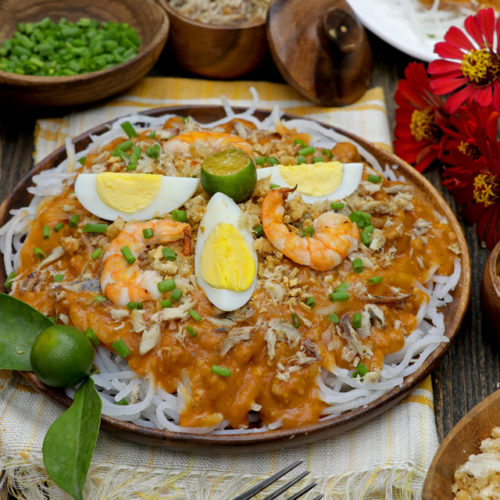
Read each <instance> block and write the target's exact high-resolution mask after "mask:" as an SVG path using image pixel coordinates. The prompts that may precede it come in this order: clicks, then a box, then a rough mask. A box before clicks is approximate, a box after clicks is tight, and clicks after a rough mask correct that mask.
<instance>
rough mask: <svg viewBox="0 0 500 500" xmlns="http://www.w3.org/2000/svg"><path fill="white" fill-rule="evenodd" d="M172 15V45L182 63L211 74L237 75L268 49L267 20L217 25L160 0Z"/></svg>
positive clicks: (186, 67)
mask: <svg viewBox="0 0 500 500" xmlns="http://www.w3.org/2000/svg"><path fill="white" fill-rule="evenodd" d="M161 2H162V5H163V6H164V7H165V9H166V11H167V12H168V16H169V18H170V24H171V31H170V37H169V47H170V48H171V50H172V52H173V54H174V56H175V58H176V59H177V62H178V64H179V66H181V67H182V68H184V69H186V70H188V71H190V72H191V73H196V74H198V75H202V76H208V77H210V78H221V79H226V78H235V77H237V76H241V75H244V74H245V73H248V72H250V71H251V70H253V69H254V68H255V67H256V66H257V65H258V64H259V63H260V62H261V61H262V59H263V58H264V56H265V55H266V52H267V38H266V22H265V21H262V22H259V23H254V24H245V25H236V26H217V25H211V24H203V23H200V22H198V21H194V20H193V19H190V18H188V17H186V16H184V15H182V14H180V13H179V12H178V11H176V10H175V9H174V8H172V7H171V6H170V5H169V3H168V0H161Z"/></svg>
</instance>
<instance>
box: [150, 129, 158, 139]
mask: <svg viewBox="0 0 500 500" xmlns="http://www.w3.org/2000/svg"><path fill="white" fill-rule="evenodd" d="M148 137H149V138H150V139H154V138H155V137H156V130H153V131H152V132H150V133H149V134H148Z"/></svg>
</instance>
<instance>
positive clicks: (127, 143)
mask: <svg viewBox="0 0 500 500" xmlns="http://www.w3.org/2000/svg"><path fill="white" fill-rule="evenodd" d="M133 145H134V143H133V142H132V141H131V140H128V141H123V142H122V143H121V144H118V146H116V148H115V149H113V151H112V153H111V156H120V155H121V153H124V152H125V151H128V150H129V149H130V148H131V147H132V146H133Z"/></svg>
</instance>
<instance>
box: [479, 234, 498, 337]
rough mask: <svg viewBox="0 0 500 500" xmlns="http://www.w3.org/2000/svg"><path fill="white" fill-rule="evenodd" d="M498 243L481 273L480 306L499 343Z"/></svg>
mask: <svg viewBox="0 0 500 500" xmlns="http://www.w3.org/2000/svg"><path fill="white" fill-rule="evenodd" d="M499 276H500V243H497V244H496V245H495V246H494V247H493V250H492V251H491V253H490V255H489V256H488V259H487V260H486V265H485V266H484V271H483V281H482V283H481V304H482V306H483V308H484V312H485V313H486V317H487V318H488V321H489V323H488V324H489V325H490V327H491V329H492V330H493V331H494V332H495V334H496V336H497V339H498V342H500V278H499Z"/></svg>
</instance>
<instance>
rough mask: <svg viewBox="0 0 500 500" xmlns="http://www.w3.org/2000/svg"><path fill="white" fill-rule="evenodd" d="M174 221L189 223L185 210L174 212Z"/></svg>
mask: <svg viewBox="0 0 500 500" xmlns="http://www.w3.org/2000/svg"><path fill="white" fill-rule="evenodd" d="M172 219H173V220H175V221H177V222H187V214H186V211H185V210H172Z"/></svg>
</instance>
